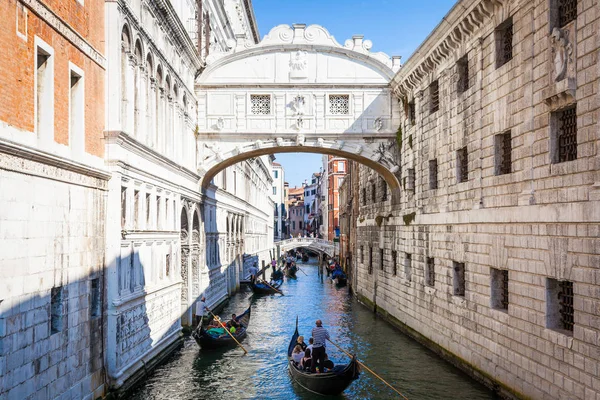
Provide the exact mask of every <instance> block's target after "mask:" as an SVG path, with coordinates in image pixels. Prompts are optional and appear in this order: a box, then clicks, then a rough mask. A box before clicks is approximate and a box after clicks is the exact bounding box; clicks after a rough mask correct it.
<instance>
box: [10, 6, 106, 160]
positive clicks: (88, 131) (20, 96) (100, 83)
mask: <svg viewBox="0 0 600 400" xmlns="http://www.w3.org/2000/svg"><path fill="white" fill-rule="evenodd" d="M45 3H46V4H47V5H48V6H50V7H51V8H52V10H53V11H54V12H55V13H56V14H57V15H58V16H59V17H61V18H63V20H64V22H66V23H68V24H69V25H70V26H71V27H72V28H74V29H76V30H77V31H78V32H79V34H80V35H81V36H82V37H84V38H85V39H86V40H87V41H88V42H89V43H90V44H91V45H92V46H93V47H95V48H96V50H98V51H100V50H101V49H102V48H103V46H102V41H103V40H104V27H103V26H104V1H103V0H85V6H82V5H81V4H80V3H79V2H78V1H76V0H48V1H45ZM0 15H2V16H3V18H4V22H3V23H2V24H0V52H1V54H2V59H3V62H2V68H1V69H0V89H1V91H2V96H1V97H0V120H2V121H4V122H6V123H8V124H9V125H12V126H14V127H16V128H19V129H22V130H27V131H30V132H32V131H33V130H34V102H35V99H34V73H35V69H34V67H35V66H34V55H35V49H34V37H35V36H38V37H39V38H41V39H42V40H43V41H45V42H46V43H48V45H50V46H51V47H52V48H53V49H54V91H55V92H54V107H55V108H54V139H55V141H56V142H57V143H61V144H65V145H66V144H68V143H69V61H71V62H72V63H73V64H75V65H76V66H78V67H79V68H81V69H82V70H83V71H84V81H85V99H86V105H85V141H86V146H85V148H86V151H87V152H88V153H90V154H93V155H96V156H100V157H101V156H103V143H102V135H103V130H104V70H103V69H102V68H101V67H100V66H99V65H98V64H96V63H95V62H93V61H92V60H91V59H90V58H88V57H87V56H86V55H85V54H84V53H82V52H81V51H79V49H78V48H76V47H75V46H73V45H72V44H71V43H70V42H69V41H67V40H66V39H65V38H64V37H63V36H62V35H61V34H60V33H58V32H57V31H55V30H54V29H53V28H52V27H50V26H48V25H47V24H46V23H45V22H44V21H43V20H41V19H40V18H38V17H37V15H36V14H34V13H33V12H32V11H31V10H28V12H27V41H25V40H23V39H22V38H20V37H19V36H18V35H17V26H16V20H17V3H16V0H3V1H0ZM21 31H22V30H21Z"/></svg>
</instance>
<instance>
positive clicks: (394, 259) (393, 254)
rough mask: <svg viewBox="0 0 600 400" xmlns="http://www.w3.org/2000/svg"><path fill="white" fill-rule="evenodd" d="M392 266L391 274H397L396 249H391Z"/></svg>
mask: <svg viewBox="0 0 600 400" xmlns="http://www.w3.org/2000/svg"><path fill="white" fill-rule="evenodd" d="M392 266H393V269H392V274H393V275H394V276H396V275H398V252H397V251H396V250H392Z"/></svg>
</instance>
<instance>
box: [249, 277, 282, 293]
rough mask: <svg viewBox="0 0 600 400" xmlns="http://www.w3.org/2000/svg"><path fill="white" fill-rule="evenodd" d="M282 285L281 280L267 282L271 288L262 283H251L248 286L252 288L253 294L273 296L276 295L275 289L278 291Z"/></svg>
mask: <svg viewBox="0 0 600 400" xmlns="http://www.w3.org/2000/svg"><path fill="white" fill-rule="evenodd" d="M282 283H283V279H281V280H276V281H272V282H269V285H271V286H272V287H269V285H267V284H265V283H264V282H254V283H251V284H250V286H251V287H252V291H253V292H254V294H275V293H277V290H275V289H279V287H280V286H281V284H282Z"/></svg>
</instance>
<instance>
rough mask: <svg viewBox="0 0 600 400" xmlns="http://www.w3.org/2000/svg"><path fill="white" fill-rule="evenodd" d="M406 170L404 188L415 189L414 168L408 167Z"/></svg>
mask: <svg viewBox="0 0 600 400" xmlns="http://www.w3.org/2000/svg"><path fill="white" fill-rule="evenodd" d="M407 172H408V182H407V187H406V189H408V190H415V185H416V179H415V169H414V168H408V169H407Z"/></svg>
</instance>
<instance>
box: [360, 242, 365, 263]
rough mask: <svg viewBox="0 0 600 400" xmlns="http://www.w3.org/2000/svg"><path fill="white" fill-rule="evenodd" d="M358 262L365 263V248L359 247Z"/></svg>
mask: <svg viewBox="0 0 600 400" xmlns="http://www.w3.org/2000/svg"><path fill="white" fill-rule="evenodd" d="M360 262H361V264H364V263H365V247H364V246H360Z"/></svg>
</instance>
